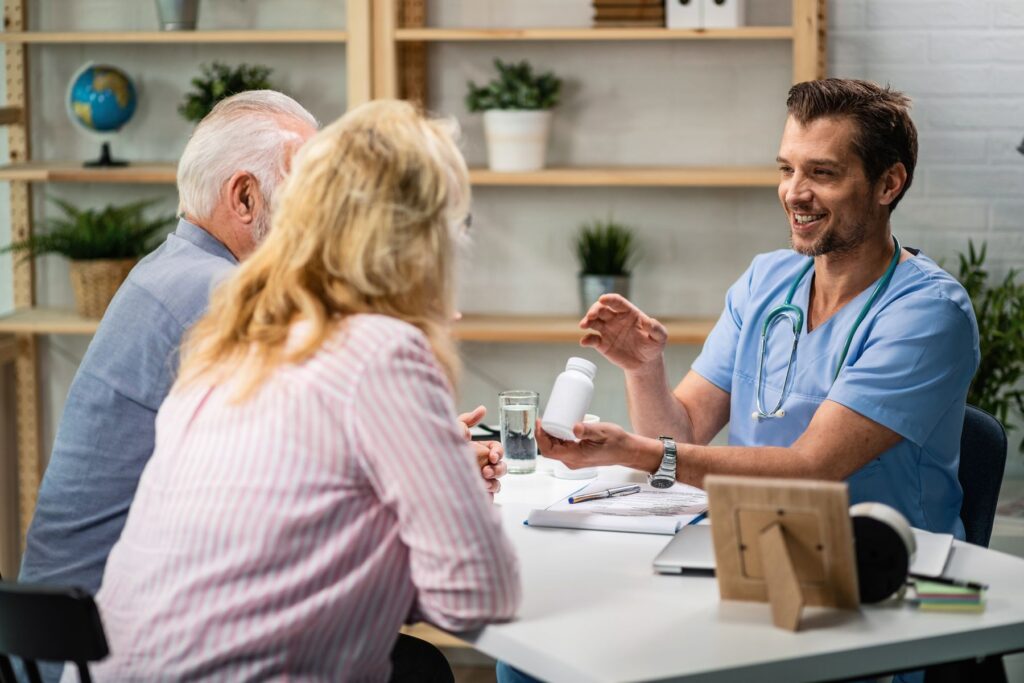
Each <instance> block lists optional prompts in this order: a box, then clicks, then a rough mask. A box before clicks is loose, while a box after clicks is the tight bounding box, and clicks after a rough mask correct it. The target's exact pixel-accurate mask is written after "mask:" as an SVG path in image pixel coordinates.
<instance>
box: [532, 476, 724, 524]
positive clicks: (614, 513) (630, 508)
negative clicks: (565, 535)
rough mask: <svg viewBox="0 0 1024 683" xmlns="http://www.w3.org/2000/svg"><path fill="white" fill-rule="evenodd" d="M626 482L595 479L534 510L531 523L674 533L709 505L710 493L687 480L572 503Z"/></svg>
mask: <svg viewBox="0 0 1024 683" xmlns="http://www.w3.org/2000/svg"><path fill="white" fill-rule="evenodd" d="M621 485H622V482H614V481H601V480H597V481H594V482H592V483H590V484H588V485H586V486H584V487H583V488H581V489H580V490H578V491H574V492H573V493H572V494H570V495H569V496H566V497H565V498H562V499H561V500H558V501H555V502H554V503H552V504H551V505H549V506H548V507H546V508H544V509H543V510H533V511H532V512H531V513H530V516H529V518H528V519H527V520H526V524H527V525H529V526H538V527H540V526H546V527H561V528H564V529H593V530H596V531H629V532H634V533H642V534H674V533H675V532H677V531H679V529H680V528H681V527H683V526H685V525H687V524H689V523H691V522H693V521H694V520H696V519H697V518H698V517H701V516H703V513H704V512H705V511H706V510H707V509H708V494H707V493H705V492H704V491H701V490H700V489H697V488H694V487H692V486H686V485H685V484H675V485H674V486H672V487H671V488H667V489H656V488H654V487H652V486H650V485H648V484H640V485H639V486H640V492H639V493H635V494H632V495H628V496H616V497H614V498H603V499H600V500H590V501H587V502H584V503H570V502H569V498H570V497H573V496H578V495H583V494H586V493H594V492H597V491H604V490H607V489H610V488H612V487H614V486H621Z"/></svg>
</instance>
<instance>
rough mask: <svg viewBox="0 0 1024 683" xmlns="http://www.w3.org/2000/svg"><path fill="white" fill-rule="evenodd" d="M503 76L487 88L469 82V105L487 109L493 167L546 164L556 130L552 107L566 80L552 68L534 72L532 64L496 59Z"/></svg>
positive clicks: (523, 167)
mask: <svg viewBox="0 0 1024 683" xmlns="http://www.w3.org/2000/svg"><path fill="white" fill-rule="evenodd" d="M494 66H495V68H497V70H498V77H497V78H496V79H494V80H492V81H491V82H490V83H488V84H487V85H484V86H482V87H481V86H477V85H476V83H474V82H473V81H469V84H468V85H469V93H468V94H467V95H466V107H467V108H468V109H469V111H471V112H481V111H482V112H483V113H484V135H485V137H486V138H487V159H488V166H489V167H490V169H491V170H492V171H536V170H538V169H541V168H544V156H545V152H546V150H547V145H548V136H549V134H550V132H551V109H552V108H553V107H554V106H555V105H556V104H558V94H559V91H560V90H561V88H562V81H561V80H560V79H558V78H556V77H555V76H554V74H552V73H550V72H547V73H542V74H539V75H535V74H534V73H533V68H532V67H531V66H530V64H529V62H526V61H523V62H520V63H518V64H506V63H504V62H502V61H501V60H500V59H495V60H494Z"/></svg>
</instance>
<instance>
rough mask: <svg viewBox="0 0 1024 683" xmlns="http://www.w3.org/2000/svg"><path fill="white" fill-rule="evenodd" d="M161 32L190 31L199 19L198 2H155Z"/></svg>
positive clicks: (178, 0) (170, 0)
mask: <svg viewBox="0 0 1024 683" xmlns="http://www.w3.org/2000/svg"><path fill="white" fill-rule="evenodd" d="M156 11H157V13H158V14H159V15H160V30H161V31H192V30H194V29H195V27H196V20H197V19H198V18H199V0H156Z"/></svg>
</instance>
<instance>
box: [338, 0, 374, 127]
mask: <svg viewBox="0 0 1024 683" xmlns="http://www.w3.org/2000/svg"><path fill="white" fill-rule="evenodd" d="M371 2H372V0H348V5H347V8H346V11H347V14H348V16H347V19H346V21H347V23H348V36H349V38H348V44H347V46H346V48H345V59H346V61H347V62H348V76H347V79H348V93H347V98H346V99H347V102H346V105H347V107H348V108H349V109H352V108H353V107H358V106H359V105H360V104H363V103H364V102H369V101H370V100H371V99H373V88H372V86H373V51H372V45H371V42H370V25H371V16H372V10H371Z"/></svg>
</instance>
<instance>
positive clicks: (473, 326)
mask: <svg viewBox="0 0 1024 683" xmlns="http://www.w3.org/2000/svg"><path fill="white" fill-rule="evenodd" d="M99 322H100V321H99V320H93V319H90V318H83V317H81V316H80V315H77V314H75V313H73V312H71V311H64V310H59V309H53V308H27V309H20V310H17V311H15V312H14V313H12V314H10V315H6V316H0V334H5V333H7V334H34V335H38V334H84V335H89V334H93V333H95V332H96V329H97V328H98V327H99ZM578 322H579V318H578V317H573V316H530V315H500V316H498V315H466V316H464V317H463V318H462V320H460V321H459V322H458V323H456V325H455V335H456V337H457V338H458V339H460V340H462V341H468V342H497V343H519V344H529V343H575V342H578V341H579V340H580V338H581V337H582V336H583V332H582V331H581V330H580V329H579V327H578V326H577V323H578ZM661 322H662V323H663V324H664V325H665V326H666V327H667V328H668V335H669V343H670V344H701V343H703V342H704V340H705V339H706V338H707V336H708V334H709V333H710V332H711V328H712V327H713V326H714V324H715V321H714V320H710V319H698V318H693V319H667V320H662V321H661Z"/></svg>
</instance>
